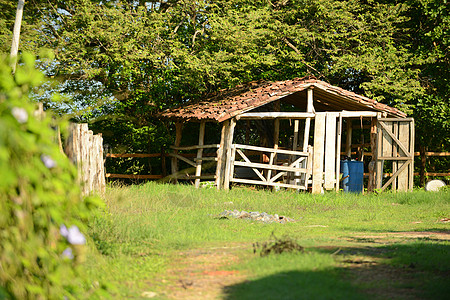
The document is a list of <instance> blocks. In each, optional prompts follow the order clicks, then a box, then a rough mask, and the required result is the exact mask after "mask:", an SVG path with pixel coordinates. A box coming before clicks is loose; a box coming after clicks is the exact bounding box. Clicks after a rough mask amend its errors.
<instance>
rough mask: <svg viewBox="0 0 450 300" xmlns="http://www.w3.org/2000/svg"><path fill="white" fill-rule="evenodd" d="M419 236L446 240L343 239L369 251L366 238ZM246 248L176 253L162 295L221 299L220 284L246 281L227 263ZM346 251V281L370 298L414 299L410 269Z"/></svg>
mask: <svg viewBox="0 0 450 300" xmlns="http://www.w3.org/2000/svg"><path fill="white" fill-rule="evenodd" d="M393 238H394V239H393ZM423 238H426V239H432V240H439V241H449V240H450V231H448V232H385V233H371V234H354V235H352V237H348V238H344V240H346V242H347V243H348V242H349V241H350V242H352V243H355V242H356V244H355V246H357V245H358V244H360V243H366V246H365V249H367V250H368V251H369V252H370V251H380V250H378V249H377V248H376V247H371V246H370V247H367V242H368V241H369V243H371V242H374V243H376V244H378V243H382V244H386V243H387V244H389V243H396V242H399V241H404V240H405V239H408V240H410V239H423ZM370 241H371V242H370ZM323 247H324V248H327V247H329V246H323ZM334 247H336V246H332V248H334ZM250 248H251V245H250V244H249V243H245V244H230V245H227V246H224V247H215V248H204V249H193V250H188V251H183V252H180V253H179V254H178V256H177V257H176V258H175V259H174V260H173V262H172V263H171V265H170V267H169V269H168V271H167V273H166V277H165V279H164V280H163V281H164V283H163V285H164V286H165V287H164V294H163V295H164V297H167V298H169V299H223V296H224V295H223V290H224V287H226V286H230V285H234V284H237V283H240V282H243V281H245V280H247V278H248V274H246V272H245V271H242V270H235V269H232V267H231V266H233V265H238V264H239V260H240V257H242V253H243V252H244V251H248V250H249V249H250ZM345 248H347V247H343V249H345ZM350 248H351V247H350ZM353 249H357V248H353ZM342 252H345V250H343V251H342ZM357 252H359V251H357ZM341 254H345V253H341ZM347 254H348V255H350V256H351V259H347V260H342V261H341V263H342V265H341V266H342V267H344V268H345V269H347V270H348V271H349V272H348V274H349V278H346V280H349V281H351V282H353V283H354V284H356V285H361V284H362V285H365V286H366V287H367V288H366V289H365V292H366V293H367V294H368V295H371V297H372V298H375V299H387V298H389V299H411V300H412V299H418V298H417V295H416V293H417V291H416V290H415V288H411V284H412V280H413V277H414V274H413V273H414V272H411V271H408V270H404V269H398V268H394V267H392V266H389V265H386V264H385V263H383V262H382V261H381V259H379V258H376V257H374V256H371V255H365V254H368V253H365V254H364V253H363V252H359V254H356V256H355V255H354V254H355V253H353V254H351V253H350V252H348V253H347ZM380 281H382V282H384V283H383V286H380V285H379V284H378V282H380ZM372 283H373V284H372ZM369 286H371V287H369ZM405 286H406V287H405ZM161 296H162V295H161Z"/></svg>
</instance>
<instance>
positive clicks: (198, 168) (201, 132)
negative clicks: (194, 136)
mask: <svg viewBox="0 0 450 300" xmlns="http://www.w3.org/2000/svg"><path fill="white" fill-rule="evenodd" d="M205 124H206V122H205V121H202V122H201V123H200V130H199V134H198V145H199V146H203V145H204V140H205ZM202 156H203V148H200V149H198V150H197V161H196V164H197V166H196V167H195V176H200V175H202ZM199 187H200V178H196V179H195V188H197V189H198V188H199Z"/></svg>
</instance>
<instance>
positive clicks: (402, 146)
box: [379, 122, 411, 156]
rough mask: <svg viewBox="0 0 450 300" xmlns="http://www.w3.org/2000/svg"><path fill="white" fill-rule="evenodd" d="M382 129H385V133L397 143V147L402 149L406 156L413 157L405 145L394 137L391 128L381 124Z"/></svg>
mask: <svg viewBox="0 0 450 300" xmlns="http://www.w3.org/2000/svg"><path fill="white" fill-rule="evenodd" d="M379 123H380V125H381V127H383V128H384V129H385V132H386V133H387V134H388V135H389V137H390V138H391V139H392V140H393V141H394V142H396V143H397V145H398V146H399V147H400V149H402V151H403V152H404V154H405V156H411V153H410V151H408V149H406V147H405V145H403V143H402V142H400V141H399V140H398V139H397V137H396V136H394V134H393V133H392V132H391V130H390V128H389V127H390V126H388V125H386V124H384V122H379ZM390 144H392V141H391V142H390Z"/></svg>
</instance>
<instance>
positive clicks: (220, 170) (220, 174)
mask: <svg viewBox="0 0 450 300" xmlns="http://www.w3.org/2000/svg"><path fill="white" fill-rule="evenodd" d="M229 127H230V121H229V120H227V121H225V122H223V125H222V131H221V135H220V144H219V148H218V149H217V167H216V187H217V189H221V188H222V186H223V182H224V171H225V166H226V159H225V158H226V156H225V154H226V152H225V144H226V141H225V139H226V135H227V132H228V129H229Z"/></svg>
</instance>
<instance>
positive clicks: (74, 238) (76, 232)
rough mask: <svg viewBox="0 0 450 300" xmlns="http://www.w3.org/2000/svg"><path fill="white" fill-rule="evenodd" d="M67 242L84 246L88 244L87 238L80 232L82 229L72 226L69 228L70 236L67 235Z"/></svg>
mask: <svg viewBox="0 0 450 300" xmlns="http://www.w3.org/2000/svg"><path fill="white" fill-rule="evenodd" d="M67 240H68V241H69V243H71V244H72V245H84V244H86V238H85V237H84V235H83V234H82V233H81V232H80V229H78V227H77V226H75V225H74V226H71V227H70V228H69V234H68V235H67Z"/></svg>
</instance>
